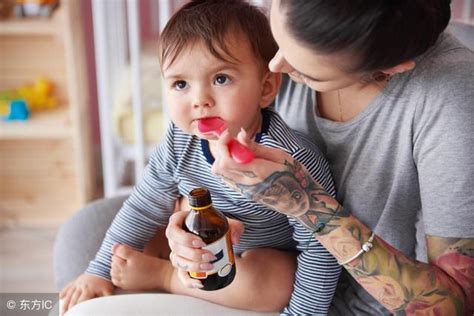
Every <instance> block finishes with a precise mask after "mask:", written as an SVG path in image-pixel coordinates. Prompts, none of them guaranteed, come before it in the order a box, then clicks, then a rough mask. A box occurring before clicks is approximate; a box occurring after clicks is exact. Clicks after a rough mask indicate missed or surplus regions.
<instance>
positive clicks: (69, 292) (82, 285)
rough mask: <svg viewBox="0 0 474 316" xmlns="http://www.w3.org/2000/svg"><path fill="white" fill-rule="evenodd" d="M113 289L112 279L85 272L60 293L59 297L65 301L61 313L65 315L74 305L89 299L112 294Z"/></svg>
mask: <svg viewBox="0 0 474 316" xmlns="http://www.w3.org/2000/svg"><path fill="white" fill-rule="evenodd" d="M113 290H114V285H113V284H112V282H111V281H108V280H105V279H102V278H100V277H98V276H95V275H90V274H86V273H84V274H82V275H80V276H79V277H78V278H77V279H75V280H74V281H71V282H70V283H68V284H67V285H66V286H65V287H64V289H62V291H61V292H60V293H59V299H61V300H62V301H63V303H62V306H61V312H60V314H61V315H63V314H64V313H66V312H67V311H68V310H69V309H71V307H73V306H74V305H76V304H78V303H80V302H83V301H86V300H88V299H91V298H94V297H99V296H107V295H112V292H113Z"/></svg>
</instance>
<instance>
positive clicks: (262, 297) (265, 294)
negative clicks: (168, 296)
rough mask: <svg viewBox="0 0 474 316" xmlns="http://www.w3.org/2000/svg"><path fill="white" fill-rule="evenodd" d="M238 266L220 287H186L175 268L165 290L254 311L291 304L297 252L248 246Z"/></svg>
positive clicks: (275, 308)
mask: <svg viewBox="0 0 474 316" xmlns="http://www.w3.org/2000/svg"><path fill="white" fill-rule="evenodd" d="M169 265H170V266H171V262H169ZM236 268H237V273H236V275H235V279H234V281H233V282H232V283H231V284H230V285H229V286H227V287H225V288H223V289H221V290H218V291H203V290H199V289H190V288H187V287H184V286H183V285H182V283H181V282H180V281H179V280H178V277H177V270H175V269H173V274H172V278H171V280H170V284H169V288H164V290H166V291H168V292H171V293H176V294H186V295H190V296H194V297H198V298H202V299H205V300H208V301H211V302H214V303H218V304H221V305H225V306H229V307H234V308H241V309H249V310H254V311H273V312H276V311H280V310H281V309H282V308H283V307H285V306H286V305H287V304H288V302H289V300H290V296H291V293H292V291H293V282H294V279H295V271H296V254H295V253H294V252H285V251H279V250H275V249H270V248H264V249H263V248H262V249H252V250H248V251H246V252H244V253H243V254H242V256H240V257H238V256H237V257H236ZM166 269H168V268H166ZM164 286H165V287H166V284H165V285H164Z"/></svg>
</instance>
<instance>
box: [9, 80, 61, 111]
mask: <svg viewBox="0 0 474 316" xmlns="http://www.w3.org/2000/svg"><path fill="white" fill-rule="evenodd" d="M53 89H54V88H53V84H52V83H51V82H50V81H49V80H48V79H45V78H39V79H37V80H36V81H35V83H34V84H33V85H25V86H22V87H20V88H18V89H17V90H16V93H17V95H18V98H20V99H24V100H25V101H26V103H27V104H28V108H29V109H30V110H31V111H32V112H35V111H38V110H47V109H52V108H55V107H57V106H58V99H57V98H56V97H55V96H54V95H53Z"/></svg>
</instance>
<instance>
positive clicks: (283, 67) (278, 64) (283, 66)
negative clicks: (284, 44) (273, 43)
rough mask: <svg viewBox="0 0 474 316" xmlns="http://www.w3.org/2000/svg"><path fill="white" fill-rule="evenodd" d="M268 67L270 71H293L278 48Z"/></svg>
mask: <svg viewBox="0 0 474 316" xmlns="http://www.w3.org/2000/svg"><path fill="white" fill-rule="evenodd" d="M268 68H269V69H270V71H271V72H284V73H289V72H291V71H293V68H292V67H291V66H290V65H289V64H288V63H287V62H286V60H285V58H284V57H283V55H282V54H281V51H280V50H278V51H277V53H276V54H275V56H273V58H272V60H270V63H269V64H268Z"/></svg>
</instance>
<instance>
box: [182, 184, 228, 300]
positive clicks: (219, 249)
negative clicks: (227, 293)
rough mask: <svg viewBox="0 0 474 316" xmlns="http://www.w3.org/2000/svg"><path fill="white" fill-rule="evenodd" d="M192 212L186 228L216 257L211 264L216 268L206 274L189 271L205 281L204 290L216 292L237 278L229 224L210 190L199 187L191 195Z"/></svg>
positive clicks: (193, 275) (186, 222)
mask: <svg viewBox="0 0 474 316" xmlns="http://www.w3.org/2000/svg"><path fill="white" fill-rule="evenodd" d="M189 205H190V206H191V211H190V212H189V214H188V216H187V217H186V220H185V222H184V227H183V228H184V229H185V230H186V231H188V232H190V233H193V234H195V235H198V236H199V237H201V238H202V240H203V241H204V242H205V243H206V244H207V246H206V247H203V249H207V250H209V251H210V252H212V253H213V254H214V256H216V258H217V259H216V260H214V261H211V263H212V264H213V265H214V269H213V270H211V271H204V272H190V273H189V275H190V276H191V277H192V278H194V279H199V280H201V282H202V285H203V288H202V289H203V290H206V291H214V290H218V289H222V288H224V287H226V286H227V285H229V284H230V283H231V282H232V281H233V280H234V277H235V259H234V252H233V250H232V242H231V239H230V232H229V223H228V222H227V218H226V217H225V216H224V214H222V213H221V212H220V211H218V210H217V209H215V208H214V207H213V206H212V200H211V194H210V193H209V191H208V190H207V189H204V188H197V189H194V190H192V191H191V192H190V193H189Z"/></svg>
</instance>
